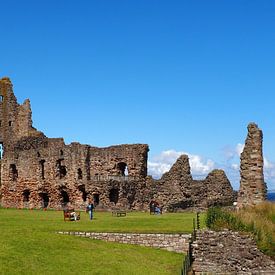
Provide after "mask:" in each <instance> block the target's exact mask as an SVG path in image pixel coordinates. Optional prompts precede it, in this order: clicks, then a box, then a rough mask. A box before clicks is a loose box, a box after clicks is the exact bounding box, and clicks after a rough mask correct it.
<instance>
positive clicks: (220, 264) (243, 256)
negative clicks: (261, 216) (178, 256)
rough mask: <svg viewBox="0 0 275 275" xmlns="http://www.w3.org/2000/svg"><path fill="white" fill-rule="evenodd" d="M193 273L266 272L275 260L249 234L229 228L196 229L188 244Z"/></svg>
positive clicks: (271, 270)
mask: <svg viewBox="0 0 275 275" xmlns="http://www.w3.org/2000/svg"><path fill="white" fill-rule="evenodd" d="M192 255H193V258H194V262H193V265H192V268H193V269H192V270H193V272H194V274H231V275H233V274H234V275H235V274H247V275H248V274H251V275H252V274H266V275H272V274H274V271H275V262H274V261H273V260H271V258H269V257H268V256H266V255H264V254H263V253H262V252H260V251H259V249H258V248H257V246H256V243H255V241H253V240H252V239H251V238H250V237H248V236H246V235H243V234H241V233H238V232H232V231H221V232H215V231H198V232H197V239H196V241H195V242H194V243H193V244H192Z"/></svg>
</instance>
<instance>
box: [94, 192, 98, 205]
mask: <svg viewBox="0 0 275 275" xmlns="http://www.w3.org/2000/svg"><path fill="white" fill-rule="evenodd" d="M93 199H94V205H95V206H97V205H98V204H99V194H97V193H96V194H93Z"/></svg>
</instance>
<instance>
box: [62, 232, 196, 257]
mask: <svg viewBox="0 0 275 275" xmlns="http://www.w3.org/2000/svg"><path fill="white" fill-rule="evenodd" d="M57 233H58V234H63V235H74V236H79V237H85V238H91V239H95V240H104V241H108V242H118V243H124V244H135V245H141V246H147V247H153V248H160V249H165V250H168V251H173V252H177V253H186V252H187V251H188V249H189V242H190V239H191V234H152V233H148V234H144V233H140V234H139V233H133V234H131V233H106V232H101V233H97V232H74V231H59V232H57Z"/></svg>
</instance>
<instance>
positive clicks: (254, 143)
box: [238, 123, 267, 208]
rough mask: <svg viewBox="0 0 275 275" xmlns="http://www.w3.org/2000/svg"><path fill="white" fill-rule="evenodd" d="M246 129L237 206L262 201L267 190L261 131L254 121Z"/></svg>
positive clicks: (240, 206)
mask: <svg viewBox="0 0 275 275" xmlns="http://www.w3.org/2000/svg"><path fill="white" fill-rule="evenodd" d="M247 129H248V134H247V138H246V141H245V147H244V150H243V152H242V154H241V169H240V172H241V183H240V190H239V194H238V208H242V207H244V206H251V205H255V204H258V203H260V202H262V201H264V200H265V199H266V192H267V188H266V184H265V182H264V174H263V165H264V161H263V150H262V146H263V145H262V144H263V133H262V131H261V130H260V129H259V128H258V126H257V125H256V124H255V123H250V124H249V125H248V127H247Z"/></svg>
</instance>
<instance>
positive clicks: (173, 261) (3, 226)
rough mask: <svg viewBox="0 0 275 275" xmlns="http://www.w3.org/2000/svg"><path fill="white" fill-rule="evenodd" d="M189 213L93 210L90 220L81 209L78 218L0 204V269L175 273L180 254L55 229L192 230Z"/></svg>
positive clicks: (10, 271)
mask: <svg viewBox="0 0 275 275" xmlns="http://www.w3.org/2000/svg"><path fill="white" fill-rule="evenodd" d="M194 217H195V214H193V213H175V214H164V215H158V216H157V215H151V216H150V215H149V214H148V213H141V212H131V213H127V216H126V217H112V215H111V213H109V212H95V218H94V220H93V221H90V220H89V219H88V215H87V214H86V213H84V212H82V213H81V220H80V221H78V222H64V221H63V212H61V211H39V210H15V209H1V208H0V232H1V238H0V274H179V272H180V268H181V264H182V259H183V255H181V254H177V253H173V252H168V251H164V250H160V249H153V248H146V247H140V246H135V245H126V244H119V243H107V242H104V241H98V240H91V239H86V238H79V237H74V236H64V235H58V234H56V233H55V232H57V231H93V232H132V233H134V232H139V233H154V232H155V233H183V232H184V233H185V232H191V231H192V220H193V218H194ZM203 220H204V216H203ZM201 223H203V224H204V221H203V222H201Z"/></svg>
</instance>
